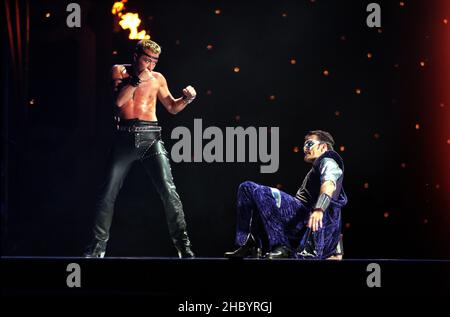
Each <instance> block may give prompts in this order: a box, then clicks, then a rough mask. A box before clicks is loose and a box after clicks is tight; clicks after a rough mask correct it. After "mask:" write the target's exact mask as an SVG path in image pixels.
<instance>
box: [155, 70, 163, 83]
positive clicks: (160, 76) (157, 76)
mask: <svg viewBox="0 0 450 317" xmlns="http://www.w3.org/2000/svg"><path fill="white" fill-rule="evenodd" d="M152 75H153V77H155V78H156V79H157V80H158V81H159V82H160V83H165V82H166V78H165V77H164V75H163V74H161V73H159V72H155V71H152Z"/></svg>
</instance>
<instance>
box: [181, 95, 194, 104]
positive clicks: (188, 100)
mask: <svg viewBox="0 0 450 317" xmlns="http://www.w3.org/2000/svg"><path fill="white" fill-rule="evenodd" d="M194 99H195V97H194V98H187V97H185V98H183V101H184V102H185V103H186V104H189V103H191V102H192V101H193V100H194Z"/></svg>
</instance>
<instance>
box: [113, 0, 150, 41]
mask: <svg viewBox="0 0 450 317" xmlns="http://www.w3.org/2000/svg"><path fill="white" fill-rule="evenodd" d="M127 1H128V0H122V1H120V2H115V3H114V5H113V7H112V9H111V13H112V14H113V15H117V16H118V17H120V21H119V25H120V26H121V27H122V29H124V30H126V29H128V30H130V35H129V36H128V38H129V39H130V40H148V39H150V35H148V34H147V33H146V31H145V30H143V31H140V32H138V27H139V25H140V24H141V19H139V14H138V13H131V12H128V13H125V14H123V13H122V11H123V10H124V9H125V3H126V2H127Z"/></svg>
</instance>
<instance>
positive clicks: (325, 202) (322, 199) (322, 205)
mask: <svg viewBox="0 0 450 317" xmlns="http://www.w3.org/2000/svg"><path fill="white" fill-rule="evenodd" d="M330 202H331V197H330V196H328V195H327V194H325V193H321V194H320V195H319V198H317V202H316V204H315V205H314V209H322V211H325V210H327V208H328V206H329V205H330Z"/></svg>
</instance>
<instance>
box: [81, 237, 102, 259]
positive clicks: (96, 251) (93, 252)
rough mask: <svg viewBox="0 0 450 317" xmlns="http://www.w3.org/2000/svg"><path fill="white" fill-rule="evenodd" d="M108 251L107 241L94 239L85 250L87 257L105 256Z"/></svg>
mask: <svg viewBox="0 0 450 317" xmlns="http://www.w3.org/2000/svg"><path fill="white" fill-rule="evenodd" d="M105 252H106V241H99V240H94V241H92V243H91V244H90V245H89V246H88V248H87V249H86V252H84V254H83V257H85V258H103V257H104V256H105Z"/></svg>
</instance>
